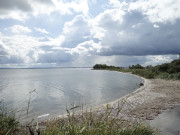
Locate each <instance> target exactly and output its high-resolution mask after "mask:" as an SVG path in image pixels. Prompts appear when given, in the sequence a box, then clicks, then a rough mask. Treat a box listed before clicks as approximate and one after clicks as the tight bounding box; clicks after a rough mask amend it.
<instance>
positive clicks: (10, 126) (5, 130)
mask: <svg viewBox="0 0 180 135" xmlns="http://www.w3.org/2000/svg"><path fill="white" fill-rule="evenodd" d="M18 125H19V122H18V121H17V119H16V118H15V113H14V112H13V111H11V112H8V111H7V109H6V107H5V106H4V104H3V103H2V101H0V135H9V134H15V132H16V130H17V127H18Z"/></svg>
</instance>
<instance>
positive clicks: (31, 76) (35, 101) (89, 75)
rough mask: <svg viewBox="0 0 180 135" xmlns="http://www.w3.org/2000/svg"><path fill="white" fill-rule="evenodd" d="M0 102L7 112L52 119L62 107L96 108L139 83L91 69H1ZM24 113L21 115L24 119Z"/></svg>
mask: <svg viewBox="0 0 180 135" xmlns="http://www.w3.org/2000/svg"><path fill="white" fill-rule="evenodd" d="M0 76H1V79H0V94H1V96H0V98H1V99H0V100H2V99H3V100H4V102H5V105H7V106H8V107H9V108H13V109H14V108H18V109H21V108H22V109H24V110H27V104H28V100H29V98H30V94H29V93H30V92H31V91H32V90H36V92H33V93H32V95H31V99H30V101H31V102H30V108H29V115H30V116H34V117H37V116H39V115H43V114H50V115H56V114H58V115H59V114H61V113H63V112H65V108H66V106H68V105H70V104H72V103H73V102H75V103H76V104H85V105H92V104H93V105H94V104H95V105H98V104H101V103H107V102H110V101H113V100H116V99H118V98H120V97H122V96H124V95H126V94H128V93H130V92H132V91H133V90H135V89H137V88H138V85H137V84H139V83H140V82H141V81H142V79H141V78H139V77H135V76H133V75H127V74H121V73H117V72H110V71H95V70H91V69H77V68H67V69H66V68H60V69H1V70H0ZM25 114H26V111H24V113H22V115H25Z"/></svg>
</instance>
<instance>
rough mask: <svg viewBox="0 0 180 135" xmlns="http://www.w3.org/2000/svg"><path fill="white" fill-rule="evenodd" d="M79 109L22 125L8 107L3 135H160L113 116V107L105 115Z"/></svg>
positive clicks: (2, 119) (2, 116) (2, 117)
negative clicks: (8, 111) (46, 119)
mask: <svg viewBox="0 0 180 135" xmlns="http://www.w3.org/2000/svg"><path fill="white" fill-rule="evenodd" d="M76 108H77V107H72V108H70V109H67V115H66V116H65V117H62V118H58V119H54V120H51V121H46V122H43V123H39V124H38V125H34V126H32V125H29V128H26V127H27V125H24V126H21V125H20V124H19V122H18V121H17V120H16V118H15V115H14V113H13V114H11V115H10V114H8V113H7V110H6V109H5V107H4V106H1V110H3V111H1V112H0V113H1V114H0V122H1V123H0V135H29V134H30V131H31V135H33V134H37V133H39V134H40V135H156V134H158V133H157V132H156V131H155V130H153V129H152V128H151V127H149V126H148V125H144V124H139V123H133V122H131V121H127V120H123V119H122V118H119V117H118V116H119V113H120V110H121V108H120V109H119V110H117V112H116V115H115V116H114V115H113V114H112V111H113V108H112V107H110V106H109V105H108V104H107V108H106V111H105V112H104V113H100V114H98V113H96V112H92V111H91V109H90V110H89V111H87V110H86V111H84V110H82V111H81V112H79V113H75V112H76Z"/></svg>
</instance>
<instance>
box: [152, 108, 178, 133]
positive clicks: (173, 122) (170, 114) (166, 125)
mask: <svg viewBox="0 0 180 135" xmlns="http://www.w3.org/2000/svg"><path fill="white" fill-rule="evenodd" d="M150 125H151V126H153V127H156V128H158V129H159V130H160V132H161V134H162V135H180V106H177V107H175V108H174V109H172V110H167V111H165V112H164V113H162V114H160V115H159V116H158V117H156V118H155V119H154V120H152V121H150Z"/></svg>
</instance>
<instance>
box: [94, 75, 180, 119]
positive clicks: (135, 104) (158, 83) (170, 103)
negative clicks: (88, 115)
mask: <svg viewBox="0 0 180 135" xmlns="http://www.w3.org/2000/svg"><path fill="white" fill-rule="evenodd" d="M143 79H144V78H143ZM108 104H109V105H110V106H111V107H112V108H113V111H112V115H114V116H115V115H116V113H117V111H118V110H119V108H121V107H122V110H121V112H120V115H119V117H121V118H123V119H128V120H137V119H138V120H152V119H154V117H155V116H157V115H158V114H160V113H162V112H163V111H164V110H166V109H171V108H173V107H174V106H176V105H178V104H180V81H173V80H162V79H144V86H141V87H140V88H139V89H138V90H136V91H134V92H133V93H130V94H128V95H126V96H124V97H122V98H120V99H118V100H116V101H113V102H110V103H108ZM94 111H97V113H103V112H105V111H106V104H104V105H102V106H101V107H97V108H96V109H94Z"/></svg>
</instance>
